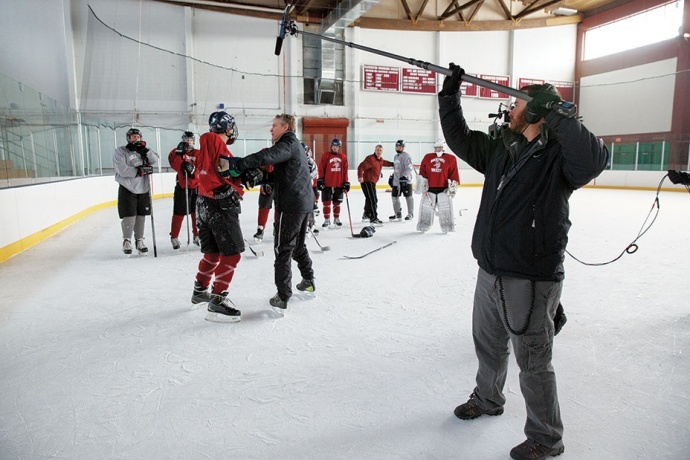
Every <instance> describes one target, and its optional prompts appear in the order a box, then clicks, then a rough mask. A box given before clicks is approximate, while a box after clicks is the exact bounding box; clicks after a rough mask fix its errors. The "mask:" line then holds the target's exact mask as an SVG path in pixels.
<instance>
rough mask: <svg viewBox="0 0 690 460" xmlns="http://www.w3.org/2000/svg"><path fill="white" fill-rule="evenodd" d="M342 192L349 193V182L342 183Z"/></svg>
mask: <svg viewBox="0 0 690 460" xmlns="http://www.w3.org/2000/svg"><path fill="white" fill-rule="evenodd" d="M343 190H345V191H346V192H349V191H350V183H349V182H347V181H345V182H344V183H343Z"/></svg>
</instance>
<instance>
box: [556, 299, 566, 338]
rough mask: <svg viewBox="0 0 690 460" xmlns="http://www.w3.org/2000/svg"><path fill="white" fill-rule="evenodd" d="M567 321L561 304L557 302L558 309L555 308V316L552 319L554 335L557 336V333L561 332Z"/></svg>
mask: <svg viewBox="0 0 690 460" xmlns="http://www.w3.org/2000/svg"><path fill="white" fill-rule="evenodd" d="M567 321H568V318H567V317H566V316H565V311H564V310H563V304H561V303H560V302H558V308H556V314H555V315H554V317H553V326H554V329H555V332H554V335H558V333H559V332H561V329H563V326H565V323H566V322H567Z"/></svg>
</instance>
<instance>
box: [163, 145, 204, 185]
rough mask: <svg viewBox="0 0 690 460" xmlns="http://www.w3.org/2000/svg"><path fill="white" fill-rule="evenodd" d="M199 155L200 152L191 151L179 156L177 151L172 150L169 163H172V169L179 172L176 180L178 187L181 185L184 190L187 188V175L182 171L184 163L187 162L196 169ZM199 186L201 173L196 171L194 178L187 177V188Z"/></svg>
mask: <svg viewBox="0 0 690 460" xmlns="http://www.w3.org/2000/svg"><path fill="white" fill-rule="evenodd" d="M197 155H199V150H197V149H194V150H190V151H189V152H184V153H183V154H182V155H178V154H177V149H172V150H171V151H170V153H169V154H168V162H169V163H170V167H171V168H172V169H174V170H175V171H177V177H176V178H175V180H176V181H177V185H179V186H180V187H182V188H185V174H184V169H182V163H184V162H185V161H186V162H188V163H191V164H192V165H193V166H194V167H197V165H196V157H197ZM198 186H199V172H198V171H194V176H193V177H192V176H188V177H187V188H197V187H198Z"/></svg>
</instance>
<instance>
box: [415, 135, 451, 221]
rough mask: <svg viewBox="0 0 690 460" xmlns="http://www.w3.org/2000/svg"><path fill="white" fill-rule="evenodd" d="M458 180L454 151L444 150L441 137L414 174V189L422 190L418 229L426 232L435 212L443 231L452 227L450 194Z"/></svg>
mask: <svg viewBox="0 0 690 460" xmlns="http://www.w3.org/2000/svg"><path fill="white" fill-rule="evenodd" d="M459 183H460V173H459V172H458V162H457V160H456V159H455V155H453V154H451V153H444V151H443V141H442V140H441V139H439V140H437V141H436V143H435V144H434V152H433V153H427V154H426V155H424V158H422V164H421V165H420V166H419V175H418V176H417V188H416V189H415V193H421V195H422V200H421V202H420V204H419V221H418V222H417V231H420V232H422V233H424V232H426V231H427V230H429V229H430V228H431V226H432V225H433V224H434V215H435V214H438V220H439V223H440V224H441V231H443V233H448V232H454V231H455V217H454V216H453V198H455V192H456V191H457V189H458V184H459Z"/></svg>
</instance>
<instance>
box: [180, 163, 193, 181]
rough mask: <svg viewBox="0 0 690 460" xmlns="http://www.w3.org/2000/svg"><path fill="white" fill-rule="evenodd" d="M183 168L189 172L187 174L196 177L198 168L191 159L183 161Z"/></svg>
mask: <svg viewBox="0 0 690 460" xmlns="http://www.w3.org/2000/svg"><path fill="white" fill-rule="evenodd" d="M182 170H183V171H184V172H185V173H187V176H189V177H194V171H196V168H195V167H194V165H193V164H191V163H190V162H189V161H183V162H182Z"/></svg>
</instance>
